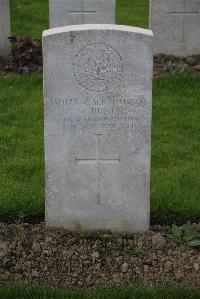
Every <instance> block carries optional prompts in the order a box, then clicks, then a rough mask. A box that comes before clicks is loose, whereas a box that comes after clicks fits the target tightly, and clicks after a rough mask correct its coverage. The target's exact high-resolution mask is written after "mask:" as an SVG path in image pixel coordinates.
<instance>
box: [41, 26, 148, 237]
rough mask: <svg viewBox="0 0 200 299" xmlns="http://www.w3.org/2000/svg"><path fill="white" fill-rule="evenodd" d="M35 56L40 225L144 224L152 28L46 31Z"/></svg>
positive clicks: (128, 227) (129, 227) (117, 227)
mask: <svg viewBox="0 0 200 299" xmlns="http://www.w3.org/2000/svg"><path fill="white" fill-rule="evenodd" d="M43 55H44V98H45V155H46V222H47V225H48V226H50V227H64V228H66V229H70V230H95V229H106V230H112V231H126V232H137V231H145V230H147V229H148V228H149V183H150V154H151V106H152V105H151V94H152V60H153V59H152V32H151V31H150V30H145V29H140V28H134V27H128V26H116V25H79V26H66V27H62V28H56V29H51V30H47V31H45V32H44V34H43Z"/></svg>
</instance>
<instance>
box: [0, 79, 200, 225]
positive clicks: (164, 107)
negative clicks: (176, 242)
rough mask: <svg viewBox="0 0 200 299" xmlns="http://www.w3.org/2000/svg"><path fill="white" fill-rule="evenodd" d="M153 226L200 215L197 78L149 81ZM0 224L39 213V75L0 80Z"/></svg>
mask: <svg viewBox="0 0 200 299" xmlns="http://www.w3.org/2000/svg"><path fill="white" fill-rule="evenodd" d="M153 90H154V94H153V138H152V170H151V174H152V175H151V221H152V223H165V224H167V223H172V222H176V223H179V224H180V223H184V222H186V221H187V220H189V219H190V220H192V221H193V220H194V221H195V220H199V218H200V217H199V216H200V204H199V200H200V184H199V176H200V167H199V165H200V155H199V153H200V142H199V132H200V122H199V119H200V101H199V94H200V80H199V76H197V75H196V76H191V75H181V76H178V77H175V76H161V77H156V78H154V89H153ZM0 109H1V123H0V138H1V144H0V159H1V161H0V165H1V177H0V221H14V220H16V219H20V218H23V217H25V219H28V220H29V221H30V220H32V219H34V220H36V219H38V220H40V219H41V217H43V214H44V154H43V100H42V77H40V76H20V75H8V76H6V77H2V78H1V79H0Z"/></svg>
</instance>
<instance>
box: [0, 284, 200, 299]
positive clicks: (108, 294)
mask: <svg viewBox="0 0 200 299" xmlns="http://www.w3.org/2000/svg"><path fill="white" fill-rule="evenodd" d="M139 298H140V299H169V298H170V299H199V298H200V292H198V291H194V290H190V289H184V288H183V289H180V288H176V287H168V288H167V287H157V288H155V287H150V288H144V287H132V286H125V287H120V288H113V289H99V290H87V291H66V290H58V289H53V288H45V287H26V288H25V287H23V286H19V285H18V286H13V287H10V288H8V287H2V288H0V299H139Z"/></svg>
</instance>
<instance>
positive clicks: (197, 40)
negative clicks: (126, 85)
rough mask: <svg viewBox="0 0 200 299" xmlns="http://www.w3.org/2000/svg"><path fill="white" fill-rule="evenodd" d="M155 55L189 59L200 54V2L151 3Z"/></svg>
mask: <svg viewBox="0 0 200 299" xmlns="http://www.w3.org/2000/svg"><path fill="white" fill-rule="evenodd" d="M150 28H151V29H152V30H153V32H154V53H156V54H157V53H164V54H172V55H178V56H186V55H192V54H199V53H200V1H199V0H151V17H150Z"/></svg>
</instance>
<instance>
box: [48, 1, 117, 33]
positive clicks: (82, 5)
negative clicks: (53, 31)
mask: <svg viewBox="0 0 200 299" xmlns="http://www.w3.org/2000/svg"><path fill="white" fill-rule="evenodd" d="M49 10H50V28H54V27H61V26H67V25H79V24H115V0H50V1H49Z"/></svg>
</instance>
